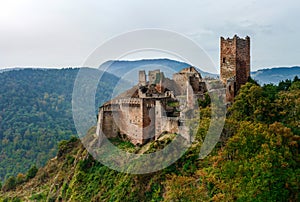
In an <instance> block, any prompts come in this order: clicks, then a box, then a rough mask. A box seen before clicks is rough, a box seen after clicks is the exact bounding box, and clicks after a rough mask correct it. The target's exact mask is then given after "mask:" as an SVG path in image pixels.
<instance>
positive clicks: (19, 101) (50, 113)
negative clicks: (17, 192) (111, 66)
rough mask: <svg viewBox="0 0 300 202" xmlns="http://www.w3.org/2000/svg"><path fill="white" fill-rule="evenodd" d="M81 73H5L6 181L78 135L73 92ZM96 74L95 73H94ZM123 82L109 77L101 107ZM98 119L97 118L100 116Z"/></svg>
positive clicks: (2, 143) (1, 170)
mask: <svg viewBox="0 0 300 202" xmlns="http://www.w3.org/2000/svg"><path fill="white" fill-rule="evenodd" d="M78 70H79V69H71V68H69V69H61V70H58V69H51V70H50V69H46V70H45V69H20V70H14V71H7V72H3V73H0V181H2V180H3V179H5V178H7V176H10V175H17V174H18V173H20V172H25V171H26V170H28V169H29V168H30V166H32V165H34V164H35V165H36V166H38V167H41V166H43V165H44V164H45V163H46V161H47V160H49V159H50V158H52V157H54V156H55V154H56V152H57V144H58V142H59V141H61V140H64V139H69V138H70V137H71V136H72V135H76V130H75V127H74V123H73V119H72V106H71V99H72V91H73V85H74V81H75V78H76V76H77V73H78ZM89 70H90V71H91V74H92V73H93V71H97V70H93V69H89ZM117 81H118V78H117V77H115V76H113V75H109V74H105V76H104V79H103V81H102V82H100V83H99V86H98V89H100V88H101V90H98V91H97V92H98V93H97V94H96V105H97V106H99V105H100V104H101V103H102V102H103V101H106V100H109V98H110V94H111V92H112V89H113V84H115V83H116V82H117ZM95 117H96V116H95Z"/></svg>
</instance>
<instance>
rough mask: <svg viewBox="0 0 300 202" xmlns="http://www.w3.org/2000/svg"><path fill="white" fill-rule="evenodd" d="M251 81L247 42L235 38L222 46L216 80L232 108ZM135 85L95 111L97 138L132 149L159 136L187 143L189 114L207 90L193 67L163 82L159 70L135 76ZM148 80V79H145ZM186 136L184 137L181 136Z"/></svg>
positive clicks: (222, 43) (162, 76) (248, 41)
mask: <svg viewBox="0 0 300 202" xmlns="http://www.w3.org/2000/svg"><path fill="white" fill-rule="evenodd" d="M249 77H250V38H249V37H248V36H247V37H246V38H245V39H242V38H239V37H238V36H236V35H235V36H234V37H233V38H232V39H230V38H227V39H224V38H223V37H221V41H220V78H221V81H222V83H223V85H224V87H226V102H227V103H231V102H233V100H234V97H235V96H236V95H237V92H238V91H239V89H240V88H241V86H242V85H244V84H245V83H246V82H247V81H248V79H249ZM138 78H139V82H138V84H137V85H135V86H134V87H132V88H131V89H129V90H127V91H126V92H124V93H122V94H120V95H118V96H117V97H115V98H114V99H112V100H110V101H108V102H106V103H105V104H103V105H102V106H101V107H100V108H99V113H98V123H97V130H96V134H97V136H98V137H99V138H100V140H101V138H102V137H104V136H106V137H107V138H112V137H118V136H121V137H124V138H127V139H129V140H130V141H131V142H132V143H133V144H135V145H137V144H145V143H146V142H148V141H150V140H156V139H158V137H159V136H160V135H161V134H162V133H176V134H180V135H182V136H183V137H184V138H185V139H186V140H188V141H190V139H189V138H190V137H189V135H188V133H187V127H186V124H185V122H186V117H185V116H186V114H188V113H187V112H188V110H191V109H197V108H198V105H197V106H195V103H197V102H196V101H197V99H203V98H204V93H205V92H207V87H206V84H205V82H204V80H203V79H202V77H201V74H200V73H199V72H198V71H197V70H196V69H195V68H194V67H187V68H184V69H182V70H181V71H180V72H178V73H175V74H173V78H172V79H169V78H166V77H165V75H164V73H163V72H161V71H160V70H153V71H149V73H148V75H146V72H145V71H139V73H138ZM147 78H148V79H147ZM185 136H186V137H185Z"/></svg>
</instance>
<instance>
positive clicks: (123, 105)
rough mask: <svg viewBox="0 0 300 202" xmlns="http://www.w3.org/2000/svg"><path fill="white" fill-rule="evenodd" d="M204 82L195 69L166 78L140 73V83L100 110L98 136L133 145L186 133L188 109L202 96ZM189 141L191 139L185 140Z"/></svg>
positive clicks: (151, 72)
mask: <svg viewBox="0 0 300 202" xmlns="http://www.w3.org/2000/svg"><path fill="white" fill-rule="evenodd" d="M205 91H206V86H205V82H204V81H202V77H201V75H200V73H199V72H198V71H197V70H196V69H195V68H194V67H188V68H185V69H183V70H181V71H180V72H178V73H175V74H174V75H173V79H169V78H166V77H165V76H164V73H163V72H160V70H154V71H149V73H148V80H147V76H146V73H145V71H140V72H139V83H138V84H137V85H136V86H134V87H133V88H131V89H129V90H127V91H126V92H124V93H122V94H120V95H119V96H117V97H116V98H114V99H112V100H110V101H109V102H106V103H105V104H104V105H102V106H101V107H100V109H99V114H98V124H97V135H98V137H101V136H102V135H106V137H108V138H111V137H117V136H126V138H128V139H129V140H130V141H131V142H132V143H133V144H144V143H146V142H148V141H150V140H156V139H157V138H158V137H159V136H160V135H161V134H162V133H164V132H167V133H178V134H184V132H183V130H185V128H184V119H185V117H184V113H180V112H184V110H185V109H187V108H191V107H193V105H194V103H195V101H196V99H200V98H202V97H203V93H204V92H205ZM185 138H186V139H187V140H188V139H189V137H185Z"/></svg>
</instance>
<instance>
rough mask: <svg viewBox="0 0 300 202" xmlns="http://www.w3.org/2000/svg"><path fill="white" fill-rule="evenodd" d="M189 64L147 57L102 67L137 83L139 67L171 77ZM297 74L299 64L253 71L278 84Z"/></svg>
mask: <svg viewBox="0 0 300 202" xmlns="http://www.w3.org/2000/svg"><path fill="white" fill-rule="evenodd" d="M188 66H191V65H189V64H187V63H185V62H179V61H176V60H170V59H145V60H135V61H119V60H116V61H112V60H110V61H107V62H105V63H103V64H102V65H101V66H100V68H101V69H102V70H105V71H107V72H109V73H111V74H115V75H116V76H118V77H123V78H124V79H125V80H128V81H131V82H132V84H135V83H136V82H137V80H138V78H137V75H138V70H139V69H145V70H147V71H148V70H154V69H163V70H169V71H167V72H166V75H167V76H169V77H171V76H172V74H173V73H174V72H178V71H180V70H181V69H183V68H185V67H188ZM197 69H198V70H199V72H200V73H201V75H202V76H203V77H213V78H217V77H218V76H219V75H217V74H212V73H209V72H204V71H202V70H201V69H199V68H197ZM147 71H146V72H147ZM296 75H298V76H300V67H298V66H296V67H274V68H268V69H260V70H258V71H253V72H251V76H252V78H253V79H255V80H256V81H258V83H260V84H266V83H274V84H277V83H279V82H280V81H282V80H286V79H293V78H294V77H295V76H296Z"/></svg>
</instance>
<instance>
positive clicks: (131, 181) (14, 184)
mask: <svg viewBox="0 0 300 202" xmlns="http://www.w3.org/2000/svg"><path fill="white" fill-rule="evenodd" d="M235 99H236V100H235V102H234V103H233V105H232V106H231V107H230V108H229V109H228V116H227V119H226V123H225V127H224V129H223V132H222V134H221V138H220V141H219V143H218V144H217V146H216V147H215V149H214V150H213V151H212V153H211V154H210V155H209V156H207V157H206V158H204V159H199V158H198V157H199V150H200V148H201V145H202V144H203V140H204V138H205V136H206V132H207V130H208V127H209V123H210V118H211V116H210V112H211V108H210V104H209V100H205V101H203V102H201V103H199V105H200V106H201V107H200V113H201V115H202V116H201V121H200V123H199V130H198V132H197V135H196V137H195V141H194V142H193V145H192V146H191V147H190V148H189V149H188V151H187V152H185V153H184V155H183V156H182V157H181V158H180V159H179V160H178V161H177V162H176V163H174V164H172V165H170V166H168V167H167V168H165V169H163V170H161V171H158V172H155V173H151V174H144V175H133V174H126V173H120V172H117V171H114V170H112V169H110V168H108V167H106V166H104V165H102V164H101V163H99V162H98V161H95V160H94V159H93V157H92V156H91V155H89V154H88V152H87V151H86V150H85V148H84V147H83V146H82V144H81V142H80V141H79V140H78V139H76V138H71V139H70V140H69V141H62V142H61V143H60V144H59V150H58V153H57V156H56V157H55V158H53V159H51V160H49V161H48V163H47V165H46V166H45V167H43V168H40V169H39V170H38V171H37V173H34V175H30V176H31V178H29V179H24V176H25V175H24V174H23V175H21V174H20V175H18V176H17V177H16V178H14V177H12V178H10V179H9V180H8V181H6V182H5V183H4V184H3V186H2V192H1V193H0V200H1V199H3V200H6V201H7V200H14V201H20V200H25V201H236V200H237V201H254V200H257V201H299V188H300V183H299V180H298V179H299V176H300V156H299V145H300V130H299V127H298V126H299V120H300V111H299V110H300V109H299V108H298V107H297V106H298V103H299V101H300V100H299V99H300V81H299V79H297V78H296V79H295V80H294V81H293V82H292V81H286V82H281V83H280V84H279V85H278V86H275V85H267V86H264V87H260V86H259V85H257V84H255V83H254V82H251V83H247V84H246V85H244V86H243V87H242V88H241V90H240V93H239V95H237V96H236V98H235ZM287 100H288V101H287ZM94 133H95V128H91V130H90V131H89V134H88V135H87V137H89V135H93V134H94ZM111 141H112V142H113V144H115V145H116V146H118V147H119V148H120V149H123V150H125V151H127V152H133V153H151V152H155V151H156V150H159V149H162V148H164V146H166V145H167V144H168V143H169V142H170V141H172V135H167V136H166V137H165V138H164V136H162V137H161V138H160V139H159V140H156V141H154V142H151V143H149V144H146V145H145V146H142V147H138V146H134V145H132V144H131V143H130V142H128V141H126V140H121V139H111ZM29 171H30V170H29ZM29 171H28V172H27V174H26V176H28V173H31V172H29ZM31 174H32V173H31ZM22 176H23V177H22ZM22 179H23V180H22Z"/></svg>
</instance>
